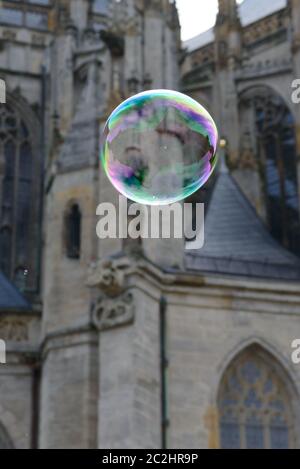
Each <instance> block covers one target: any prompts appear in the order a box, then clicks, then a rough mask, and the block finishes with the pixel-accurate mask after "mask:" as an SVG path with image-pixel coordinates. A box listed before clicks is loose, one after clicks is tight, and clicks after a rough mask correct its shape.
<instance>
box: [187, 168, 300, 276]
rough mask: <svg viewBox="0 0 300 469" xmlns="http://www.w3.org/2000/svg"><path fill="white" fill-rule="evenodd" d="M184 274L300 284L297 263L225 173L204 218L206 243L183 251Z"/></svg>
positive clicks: (299, 260) (299, 268)
mask: <svg viewBox="0 0 300 469" xmlns="http://www.w3.org/2000/svg"><path fill="white" fill-rule="evenodd" d="M185 262H186V268H187V270H196V271H203V272H214V273H222V274H233V275H245V276H250V277H264V278H270V279H271V278H272V279H274V278H277V279H280V280H300V259H298V257H296V256H295V255H294V254H291V253H290V252H288V251H287V250H286V249H284V248H283V247H282V246H281V245H280V244H279V243H278V242H277V241H276V240H275V239H274V238H273V237H272V236H271V235H270V233H269V232H268V230H267V229H266V227H265V226H264V224H263V223H262V222H261V220H260V219H259V218H258V216H257V215H256V212H255V210H254V209H253V208H252V206H251V205H250V203H249V202H248V200H247V199H246V197H245V196H244V195H243V193H242V192H241V190H240V189H239V187H238V185H237V184H236V183H235V181H234V180H233V178H232V177H231V175H230V174H229V173H228V172H221V173H220V174H219V176H218V179H217V181H216V184H215V187H214V190H213V194H212V196H211V200H210V203H209V206H208V209H207V213H206V215H205V242H204V247H203V248H202V249H200V250H198V251H186V257H185Z"/></svg>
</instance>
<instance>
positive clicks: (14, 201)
mask: <svg viewBox="0 0 300 469" xmlns="http://www.w3.org/2000/svg"><path fill="white" fill-rule="evenodd" d="M0 160H1V161H2V162H3V163H4V164H3V168H4V169H3V174H2V178H3V179H2V193H1V194H0V269H1V270H3V272H4V273H5V274H6V275H7V277H8V278H10V279H11V280H15V281H16V282H17V283H18V284H19V283H21V284H22V286H23V287H24V288H25V284H26V282H25V280H26V279H24V278H22V279H21V272H23V276H24V277H26V276H27V274H28V270H29V271H30V273H31V274H32V269H31V266H32V264H33V263H34V262H36V259H34V260H33V259H32V257H33V252H32V250H31V247H32V243H35V241H36V236H35V234H36V227H35V224H34V222H35V218H36V213H37V211H38V209H37V205H38V204H39V203H40V202H39V201H38V200H36V199H37V196H38V195H39V184H40V174H39V165H38V164H36V166H35V167H33V148H32V139H31V135H30V133H29V130H28V127H27V125H26V124H25V122H24V120H23V119H22V118H21V116H20V115H19V113H18V112H16V110H14V109H13V108H12V107H11V106H10V105H8V104H7V105H5V106H1V107H0ZM33 177H34V179H33ZM0 188H1V185H0ZM33 212H34V213H35V214H34V213H33Z"/></svg>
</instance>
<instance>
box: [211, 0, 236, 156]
mask: <svg viewBox="0 0 300 469" xmlns="http://www.w3.org/2000/svg"><path fill="white" fill-rule="evenodd" d="M215 37H216V43H215V54H216V64H217V68H218V73H217V76H218V77H219V78H218V84H217V89H218V92H217V94H218V107H219V108H220V114H219V130H220V133H221V135H222V134H223V135H225V136H226V138H227V140H228V144H229V154H230V159H231V162H232V163H235V162H236V160H237V158H238V154H239V116H238V97H237V90H236V84H235V69H236V65H237V63H238V62H239V60H240V55H241V23H240V19H239V16H238V9H237V5H236V2H235V0H219V13H218V16H217V21H216V25H215Z"/></svg>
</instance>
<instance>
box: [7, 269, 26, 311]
mask: <svg viewBox="0 0 300 469" xmlns="http://www.w3.org/2000/svg"><path fill="white" fill-rule="evenodd" d="M30 309H31V306H30V304H29V303H28V302H27V301H26V300H25V298H23V296H22V295H21V293H20V292H19V291H18V290H17V288H16V287H15V286H14V285H13V284H12V283H11V282H10V281H9V280H8V279H7V278H6V277H5V275H4V274H3V273H2V272H1V271H0V310H4V311H9V310H13V311H19V310H20V311H21V310H26V311H27V310H30Z"/></svg>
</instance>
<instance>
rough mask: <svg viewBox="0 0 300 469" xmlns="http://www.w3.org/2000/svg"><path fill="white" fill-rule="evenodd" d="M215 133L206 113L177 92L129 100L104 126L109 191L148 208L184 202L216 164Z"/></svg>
mask: <svg viewBox="0 0 300 469" xmlns="http://www.w3.org/2000/svg"><path fill="white" fill-rule="evenodd" d="M217 141H218V131H217V128H216V125H215V123H214V121H213V119H212V117H211V116H210V114H209V113H208V112H207V111H206V109H204V107H203V106H201V105H200V104H199V103H198V102H197V101H195V100H194V99H192V98H190V97H188V96H186V95H184V94H182V93H178V92H176V91H169V90H151V91H145V92H143V93H140V94H137V95H135V96H132V97H131V98H129V99H127V100H126V101H124V102H123V103H122V104H120V106H118V107H117V108H116V109H115V110H114V111H113V113H112V114H111V115H110V117H109V119H108V121H107V122H106V125H105V129H104V132H103V136H102V146H101V160H102V164H103V167H104V170H105V172H106V174H107V176H108V178H109V180H110V181H111V183H112V184H113V185H114V187H115V188H116V189H117V190H118V191H119V192H120V193H121V194H123V195H124V196H125V197H127V198H128V199H131V200H133V201H135V202H138V203H142V204H147V205H166V204H171V203H174V202H178V201H180V200H183V199H185V198H186V197H188V196H190V195H191V194H193V193H194V192H196V191H197V190H198V189H199V188H200V187H201V186H203V184H205V182H206V181H207V180H208V178H209V177H210V175H211V174H212V172H213V170H214V168H215V166H216V161H217V158H216V149H217Z"/></svg>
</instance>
